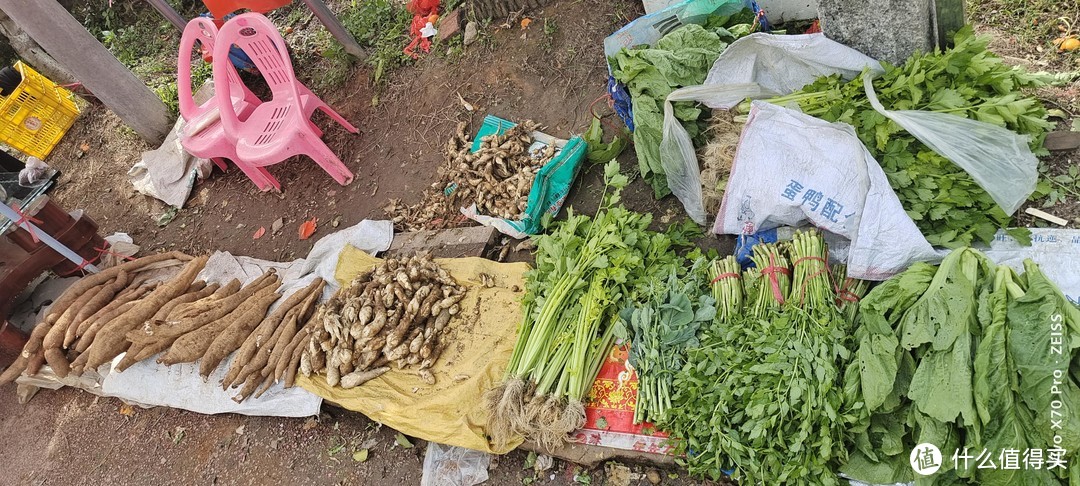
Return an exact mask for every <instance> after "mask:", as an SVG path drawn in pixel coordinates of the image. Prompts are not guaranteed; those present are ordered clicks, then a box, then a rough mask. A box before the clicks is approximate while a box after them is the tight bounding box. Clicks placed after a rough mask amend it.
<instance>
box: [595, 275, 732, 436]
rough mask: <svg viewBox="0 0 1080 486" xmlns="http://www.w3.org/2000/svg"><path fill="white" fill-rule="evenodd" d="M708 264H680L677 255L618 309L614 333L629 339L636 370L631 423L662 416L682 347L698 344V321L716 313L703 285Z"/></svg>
mask: <svg viewBox="0 0 1080 486" xmlns="http://www.w3.org/2000/svg"><path fill="white" fill-rule="evenodd" d="M708 264H709V262H708V261H707V260H706V259H705V258H704V257H699V258H697V259H696V260H695V261H694V264H693V265H692V266H691V268H690V269H689V270H684V268H683V266H682V262H681V261H675V262H672V263H671V264H670V265H668V266H667V268H666V269H661V270H660V271H659V272H657V273H658V276H659V278H657V279H655V280H654V281H652V282H649V283H647V284H646V285H645V286H644V288H643V289H641V291H640V293H639V295H638V297H637V298H635V299H634V301H635V302H636V304H635V305H634V306H633V307H627V308H625V309H623V310H622V312H621V313H620V322H619V325H618V327H616V330H615V336H616V337H619V338H623V339H629V340H630V342H631V344H630V357H629V361H630V365H631V366H633V367H634V370H635V371H636V372H637V375H638V397H637V403H636V405H635V408H634V423H641V422H643V421H648V422H657V421H663V420H664V419H665V418H666V416H667V411H668V409H670V408H671V389H672V381H673V379H674V372H675V371H676V370H679V369H681V368H682V367H683V363H684V362H685V361H686V360H685V351H686V349H687V348H689V347H695V346H697V345H698V340H697V332H698V329H699V328H700V327H701V325H702V324H703V323H707V322H711V321H712V320H713V318H715V317H716V307H715V306H714V302H715V301H714V300H713V298H712V296H711V294H710V293H709V291H708V290H707V287H708V280H707V279H706V276H705V267H707V266H708ZM664 275H666V276H667V278H666V279H665V278H663V276H664Z"/></svg>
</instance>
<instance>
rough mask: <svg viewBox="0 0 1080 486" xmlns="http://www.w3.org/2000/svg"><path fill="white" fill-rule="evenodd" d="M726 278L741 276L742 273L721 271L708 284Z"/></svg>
mask: <svg viewBox="0 0 1080 486" xmlns="http://www.w3.org/2000/svg"><path fill="white" fill-rule="evenodd" d="M726 278H742V275H739V274H737V273H735V272H728V273H721V274H720V275H717V276H716V278H714V279H712V282H709V284H714V283H716V282H719V281H721V280H724V279H726Z"/></svg>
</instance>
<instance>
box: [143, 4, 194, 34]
mask: <svg viewBox="0 0 1080 486" xmlns="http://www.w3.org/2000/svg"><path fill="white" fill-rule="evenodd" d="M146 1H147V2H149V3H150V6H151V7H154V10H157V11H158V13H160V14H161V15H162V16H163V17H165V18H166V19H167V20H168V21H169V23H170V24H173V25H174V26H175V27H176V28H177V29H180V31H181V32H183V31H184V27H187V21H186V20H184V18H183V17H181V16H180V14H179V13H178V12H177V11H176V9H174V8H172V5H169V3H168V2H166V1H165V0H146Z"/></svg>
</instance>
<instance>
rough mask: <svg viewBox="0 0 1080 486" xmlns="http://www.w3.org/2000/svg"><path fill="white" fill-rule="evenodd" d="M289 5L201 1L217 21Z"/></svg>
mask: <svg viewBox="0 0 1080 486" xmlns="http://www.w3.org/2000/svg"><path fill="white" fill-rule="evenodd" d="M427 1H430V0H427ZM290 3H292V0H203V5H206V9H207V10H209V11H210V13H212V14H214V17H217V18H219V19H223V18H225V16H226V15H229V14H231V13H233V12H235V11H237V10H242V9H248V10H250V11H252V12H259V13H266V12H269V11H271V10H274V9H276V8H281V7H284V6H286V5H288V4H290Z"/></svg>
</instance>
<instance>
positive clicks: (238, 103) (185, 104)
mask: <svg viewBox="0 0 1080 486" xmlns="http://www.w3.org/2000/svg"><path fill="white" fill-rule="evenodd" d="M217 35H218V29H217V26H216V25H214V22H213V21H212V20H211V19H207V18H204V17H199V18H195V19H193V20H192V21H191V22H188V24H187V27H185V28H184V33H183V35H182V36H181V38H180V54H179V57H178V58H177V69H176V72H177V76H176V83H177V94H178V96H177V98H178V101H179V105H180V116H181V117H182V118H183V119H184V121H185V122H186V123H185V124H184V128H183V132H182V133H181V136H180V143H181V145H183V146H184V150H185V151H187V152H188V153H190V154H192V155H194V156H196V157H200V158H204V159H210V160H212V161H214V164H215V165H217V166H218V167H219V168H220V169H221V170H223V171H224V170H226V165H225V161H224V160H223V159H229V160H232V161H233V162H234V163H237V166H238V167H240V170H241V171H243V172H244V174H245V175H247V176H248V178H249V179H251V180H252V181H254V182H255V185H256V186H258V187H259V189H262V190H267V189H270V188H272V187H274V185H273V184H272V183H271V180H272V179H273V177H272V176H270V173H269V172H267V171H266V169H264V168H262V167H250V166H248V165H247V164H242V163H238V158H237V157H236V140H235V138H234V137H230V136H229V135H228V134H227V133H226V132H225V127H224V125H222V124H221V120H220V114H219V112H218V110H219V105H218V103H217V101H216V100H215V99H213V98H211V99H210V100H207V101H205V102H204V103H202V104H201V105H200V104H196V103H195V98H194V96H193V95H192V86H191V51H192V49H194V47H195V41H199V42H200V43H201V44H202V47H203V48H204V49H206V50H209V51H211V52H212V51H213V49H214V45H215V42H214V41H215V38H216V37H217ZM224 63H225V64H227V66H226V67H227V69H226V70H225V79H226V82H224V83H222V84H227V85H228V86H230V89H229V90H228V92H229V101H230V104H231V110H233V112H234V113H235V114H236V116H237V117H238V118H240V119H242V120H246V119H247V118H248V116H250V115H251V112H252V111H254V110H255V107H256V106H258V105H259V104H260V103H262V101H261V100H259V97H258V96H256V95H255V93H252V92H251V90H249V89H248V88H247V86H245V85H244V83H243V82H242V81H241V80H240V75H239V73H237V72H236V68H235V67H233V65H232V63H231V62H229V60H228V56H226V57H225V62H224ZM215 85H220V84H218V81H217V80H215ZM215 96H216V95H215Z"/></svg>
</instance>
